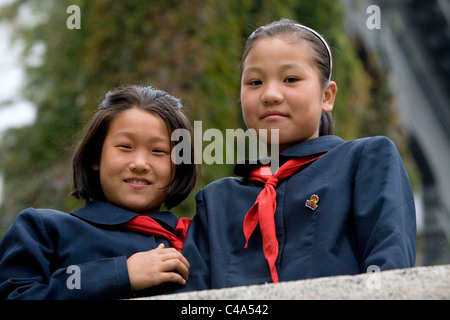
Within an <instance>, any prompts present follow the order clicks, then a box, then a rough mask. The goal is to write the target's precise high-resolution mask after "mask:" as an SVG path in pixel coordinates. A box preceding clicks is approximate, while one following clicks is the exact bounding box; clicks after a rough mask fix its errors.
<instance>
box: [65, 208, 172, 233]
mask: <svg viewBox="0 0 450 320" xmlns="http://www.w3.org/2000/svg"><path fill="white" fill-rule="evenodd" d="M70 214H72V215H74V216H76V217H78V218H81V219H83V220H86V221H89V222H92V223H95V224H101V225H108V226H112V225H119V224H122V223H125V222H127V221H129V220H131V219H132V218H134V217H136V216H138V214H137V213H135V212H132V211H128V210H125V209H121V208H119V207H116V206H113V205H111V204H108V203H105V202H100V201H90V202H88V203H87V204H86V206H84V207H83V208H80V209H77V210H74V211H72V212H71V213H70ZM150 217H151V218H153V219H155V220H157V221H158V222H160V223H161V222H162V223H163V224H165V225H167V226H169V227H171V228H173V229H174V228H175V226H176V224H177V221H178V218H177V216H176V215H175V214H173V213H172V212H170V211H160V212H157V213H154V214H152V215H151V216H150Z"/></svg>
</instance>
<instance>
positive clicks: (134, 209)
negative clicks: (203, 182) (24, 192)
mask: <svg viewBox="0 0 450 320" xmlns="http://www.w3.org/2000/svg"><path fill="white" fill-rule="evenodd" d="M178 128H182V129H186V130H189V131H190V132H192V130H191V126H190V123H189V121H188V119H187V117H186V116H185V114H184V112H183V108H182V105H181V103H180V101H179V100H178V99H176V98H174V97H173V96H171V95H169V94H167V93H166V92H164V91H161V90H157V89H155V88H153V87H139V86H124V87H121V88H118V89H117V90H113V91H110V92H108V94H107V95H106V98H105V100H104V101H103V102H102V103H101V104H100V106H99V108H98V110H97V112H96V113H95V114H94V116H93V118H92V119H91V121H90V123H89V124H88V126H87V130H86V134H85V136H84V138H83V139H82V141H81V143H80V144H79V146H78V147H77V149H76V151H75V153H74V156H73V178H74V179H73V180H74V187H73V191H72V193H71V194H72V195H73V196H74V197H76V198H79V199H84V200H86V202H87V204H86V206H85V207H83V208H81V209H77V210H74V211H72V212H70V214H67V213H64V212H60V211H56V210H50V209H34V208H28V209H26V210H24V211H22V212H21V213H20V214H19V215H18V216H17V218H16V219H15V221H14V223H13V224H12V226H11V227H10V228H9V230H8V231H7V232H6V234H5V236H4V238H3V240H2V242H1V245H0V298H2V299H117V298H131V297H134V296H140V295H151V294H155V293H161V286H160V285H162V284H163V283H166V282H174V283H177V284H184V283H185V282H186V279H187V277H188V273H189V263H188V262H187V260H186V259H185V258H184V257H183V255H182V254H181V253H180V252H179V251H181V248H182V245H183V240H184V238H183V237H184V236H183V230H186V228H185V227H187V225H188V224H189V220H185V219H183V218H182V219H180V220H179V219H178V218H177V217H176V216H175V215H174V214H173V213H172V212H170V211H160V208H161V206H162V205H163V204H165V205H166V207H167V208H168V209H170V208H172V207H174V206H176V205H178V204H179V203H180V202H181V201H183V200H184V199H185V198H186V196H187V195H188V194H189V193H190V191H191V190H192V188H193V187H194V185H195V182H196V174H197V169H196V167H195V165H194V164H193V161H192V162H191V163H190V164H189V163H182V164H180V165H177V166H175V165H174V164H173V162H172V161H171V150H172V148H173V143H172V141H171V134H172V132H173V131H174V130H175V129H178ZM191 151H192V150H191ZM191 153H192V154H193V152H191ZM183 227H184V228H183ZM172 246H173V247H174V248H171V247H172ZM175 248H176V249H175Z"/></svg>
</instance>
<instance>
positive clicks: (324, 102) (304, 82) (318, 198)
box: [182, 19, 416, 291]
mask: <svg viewBox="0 0 450 320" xmlns="http://www.w3.org/2000/svg"><path fill="white" fill-rule="evenodd" d="M332 67H333V64H332V55H331V51H330V49H329V46H328V44H327V43H326V41H325V40H324V39H323V37H322V36H320V35H319V34H318V33H317V32H316V31H314V30H312V29H310V28H308V27H306V26H303V25H300V24H297V23H295V22H293V21H291V20H286V19H283V20H281V21H276V22H273V23H271V24H269V25H266V26H263V27H260V28H258V29H257V30H256V31H255V32H253V34H252V35H251V36H250V37H249V38H248V40H247V43H246V46H245V49H244V54H243V57H242V62H241V105H242V113H243V118H244V121H245V123H246V125H247V127H248V128H252V129H255V130H256V132H259V130H261V129H266V130H278V132H279V139H278V140H279V141H273V142H272V141H271V139H270V138H268V139H267V141H266V142H267V144H268V145H270V144H271V143H278V144H279V150H280V155H279V166H280V167H279V169H278V171H276V172H275V173H272V172H270V170H269V169H268V168H265V167H264V166H261V165H259V164H253V163H250V162H245V163H239V164H238V165H236V167H235V174H236V175H238V176H241V178H225V179H221V180H219V181H216V182H213V183H211V184H209V185H208V186H206V187H205V188H204V189H202V190H201V191H200V192H199V193H198V194H197V196H196V201H197V214H196V215H195V217H194V219H193V222H192V224H191V227H190V229H189V231H188V235H187V239H186V243H185V247H184V250H183V254H184V255H185V257H186V258H187V259H188V260H189V262H190V264H191V272H190V275H189V280H188V282H187V284H186V286H185V288H183V289H182V290H183V291H187V290H199V289H209V288H222V287H231V286H241V285H251V284H260V283H266V282H279V281H289V280H298V279H307V278H316V277H324V276H333V275H352V274H358V273H364V272H367V271H368V270H372V268H378V269H379V270H381V271H383V270H388V269H395V268H407V267H413V266H414V263H415V252H416V219H415V207H414V199H413V194H412V190H411V185H410V182H409V179H408V176H407V173H406V170H405V167H404V164H403V161H402V159H401V157H400V155H399V153H398V151H397V149H396V146H395V145H394V143H393V142H392V141H391V140H389V139H388V138H386V137H372V138H364V139H358V140H354V141H348V142H347V141H344V140H342V139H341V138H339V137H337V136H334V135H333V121H332V118H331V111H332V109H333V105H334V99H335V96H336V93H337V85H336V83H335V82H334V81H332V80H331V74H332ZM271 136H272V135H270V134H267V137H271ZM268 149H271V148H268ZM271 150H272V149H271Z"/></svg>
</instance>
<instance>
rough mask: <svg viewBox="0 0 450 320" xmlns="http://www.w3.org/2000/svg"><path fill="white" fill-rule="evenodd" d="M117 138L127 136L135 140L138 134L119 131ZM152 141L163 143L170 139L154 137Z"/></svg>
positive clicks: (116, 134)
mask: <svg viewBox="0 0 450 320" xmlns="http://www.w3.org/2000/svg"><path fill="white" fill-rule="evenodd" d="M115 136H119V137H120V136H125V137H128V138H133V137H135V136H136V134H135V133H134V132H130V131H119V132H117V133H115ZM150 140H151V141H155V142H158V141H162V142H167V141H170V139H168V138H167V137H162V136H153V137H151V138H150Z"/></svg>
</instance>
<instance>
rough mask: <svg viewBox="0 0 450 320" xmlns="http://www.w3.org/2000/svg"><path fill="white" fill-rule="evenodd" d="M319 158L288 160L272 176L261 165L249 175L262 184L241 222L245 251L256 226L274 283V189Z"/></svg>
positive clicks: (275, 245)
mask: <svg viewBox="0 0 450 320" xmlns="http://www.w3.org/2000/svg"><path fill="white" fill-rule="evenodd" d="M321 156H322V155H320V156H317V155H314V156H308V157H302V158H296V159H291V160H289V161H287V162H286V163H285V164H284V165H282V166H281V167H280V168H279V169H278V171H277V172H276V173H275V174H274V175H272V172H271V171H270V167H269V166H262V167H258V168H256V169H254V170H253V171H251V172H250V176H249V177H248V178H249V179H250V180H254V181H260V182H264V183H265V185H264V189H263V190H262V191H261V192H260V193H259V195H258V197H257V198H256V202H255V204H254V205H253V206H252V207H251V208H250V210H249V211H248V212H247V215H246V216H245V219H244V225H243V229H244V235H245V240H246V242H245V248H247V246H248V240H249V238H250V236H251V235H252V233H253V231H254V230H255V228H256V226H257V225H258V223H259V228H260V230H261V234H262V240H263V250H264V256H265V257H266V260H267V262H268V263H269V268H270V275H271V277H272V281H273V282H274V283H276V282H278V273H277V269H276V267H275V262H276V260H277V257H278V240H277V235H276V231H275V219H274V214H275V210H276V208H277V203H276V197H277V193H276V191H275V188H276V187H277V185H278V182H279V181H281V180H283V179H286V178H288V177H290V176H291V175H293V174H294V173H295V172H296V171H297V170H298V169H300V168H301V167H302V166H304V165H305V164H307V163H310V162H312V161H314V160H316V159H318V158H320V157H321Z"/></svg>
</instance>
